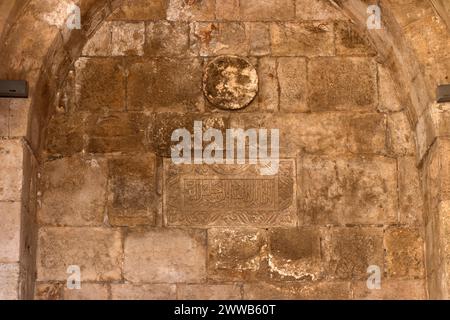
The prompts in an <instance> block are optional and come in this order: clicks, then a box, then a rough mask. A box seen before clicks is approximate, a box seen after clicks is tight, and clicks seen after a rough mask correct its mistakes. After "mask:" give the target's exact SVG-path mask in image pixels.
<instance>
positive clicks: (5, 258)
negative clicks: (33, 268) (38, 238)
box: [0, 202, 21, 262]
mask: <svg viewBox="0 0 450 320" xmlns="http://www.w3.org/2000/svg"><path fill="white" fill-rule="evenodd" d="M20 209H21V205H20V202H0V219H1V221H2V223H1V224H0V243H1V245H0V262H18V261H19V254H20V231H21V226H20V222H21V218H20V215H21V212H20Z"/></svg>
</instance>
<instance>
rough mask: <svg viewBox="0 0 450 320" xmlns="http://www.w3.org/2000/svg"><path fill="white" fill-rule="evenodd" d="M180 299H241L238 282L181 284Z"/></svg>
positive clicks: (179, 286) (179, 289) (179, 287)
mask: <svg viewBox="0 0 450 320" xmlns="http://www.w3.org/2000/svg"><path fill="white" fill-rule="evenodd" d="M177 287H178V289H177V292H178V299H180V300H241V296H242V295H241V286H240V285H238V284H179V285H178V286H177Z"/></svg>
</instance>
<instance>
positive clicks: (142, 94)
mask: <svg viewBox="0 0 450 320" xmlns="http://www.w3.org/2000/svg"><path fill="white" fill-rule="evenodd" d="M129 73H130V75H129V78H128V101H127V108H128V110H143V109H145V110H158V111H164V110H166V111H195V110H198V109H199V108H201V107H202V106H203V94H202V89H201V86H202V65H201V61H200V60H199V59H167V58H161V59H151V60H145V61H142V62H139V61H138V62H136V63H133V64H132V65H131V66H130V67H129ZM180 75H183V76H182V77H180Z"/></svg>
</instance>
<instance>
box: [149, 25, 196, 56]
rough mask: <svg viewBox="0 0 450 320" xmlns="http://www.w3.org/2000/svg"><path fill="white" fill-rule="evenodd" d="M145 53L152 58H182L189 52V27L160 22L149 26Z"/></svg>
mask: <svg viewBox="0 0 450 320" xmlns="http://www.w3.org/2000/svg"><path fill="white" fill-rule="evenodd" d="M146 37H147V41H146V45H145V53H146V54H147V55H150V56H166V57H167V56H182V55H186V53H187V52H188V50H189V25H188V24H187V23H184V22H171V21H158V22H150V23H148V24H147V29H146Z"/></svg>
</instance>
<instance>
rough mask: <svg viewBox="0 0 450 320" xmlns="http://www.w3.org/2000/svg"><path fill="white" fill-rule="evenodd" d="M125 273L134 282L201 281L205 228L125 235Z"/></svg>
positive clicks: (204, 266) (203, 277)
mask: <svg viewBox="0 0 450 320" xmlns="http://www.w3.org/2000/svg"><path fill="white" fill-rule="evenodd" d="M124 248H125V262H124V277H125V279H126V280H127V281H131V282H134V283H142V282H153V283H161V282H163V283H164V282H165V283H171V282H172V283H175V282H202V281H203V280H204V279H205V278H206V232H205V231H202V230H196V229H187V230H182V229H155V230H151V231H148V232H145V233H138V232H136V233H130V234H128V235H127V237H126V239H125V246H124Z"/></svg>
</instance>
